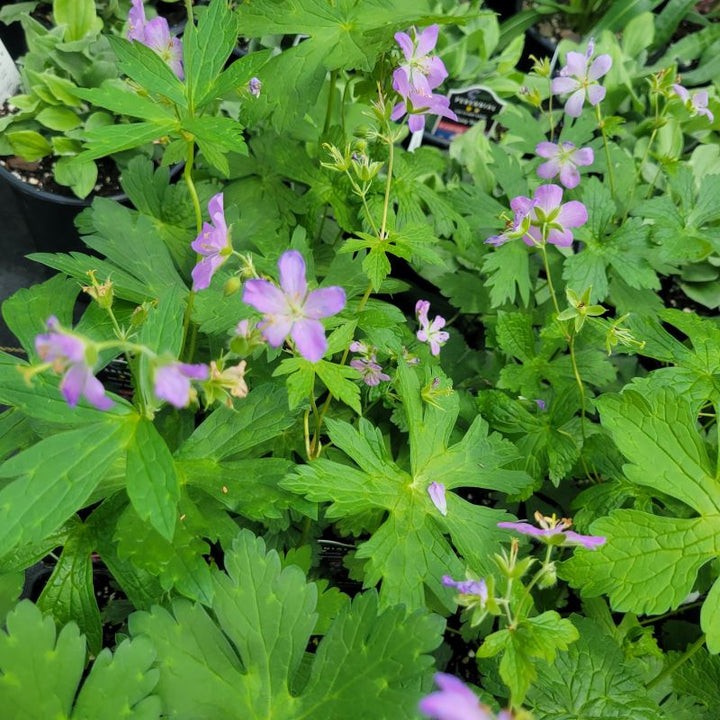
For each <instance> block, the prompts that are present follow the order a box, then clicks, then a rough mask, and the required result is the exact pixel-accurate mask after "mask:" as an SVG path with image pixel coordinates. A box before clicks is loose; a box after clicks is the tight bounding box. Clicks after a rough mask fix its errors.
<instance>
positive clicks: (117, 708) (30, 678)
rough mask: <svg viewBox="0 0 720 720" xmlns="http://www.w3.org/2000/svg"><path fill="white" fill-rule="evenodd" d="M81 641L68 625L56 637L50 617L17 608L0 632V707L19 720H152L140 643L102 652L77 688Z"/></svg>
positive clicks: (154, 705) (156, 713)
mask: <svg viewBox="0 0 720 720" xmlns="http://www.w3.org/2000/svg"><path fill="white" fill-rule="evenodd" d="M85 655H86V651H85V639H84V638H83V637H82V636H81V635H80V634H79V632H78V628H77V625H75V624H74V623H70V624H69V625H65V627H63V628H62V630H61V631H60V633H59V634H57V636H56V632H55V625H54V623H53V621H52V618H50V617H43V616H42V615H41V613H40V610H38V608H37V607H35V606H34V605H33V604H32V603H30V602H29V601H27V600H24V601H23V602H21V603H20V604H19V605H18V606H17V607H16V608H15V610H13V612H11V613H10V614H9V615H8V617H7V629H6V630H0V707H2V708H3V713H5V714H6V715H7V717H8V718H22V719H23V720H48V719H49V718H68V720H97V719H98V718H100V717H106V718H111V717H112V718H120V717H122V718H127V720H157V719H158V718H160V712H161V709H162V708H161V706H160V700H159V698H158V697H157V696H156V695H151V694H150V693H152V691H153V689H154V687H155V685H156V683H157V679H158V672H157V670H154V669H151V668H150V666H151V664H152V662H153V660H154V658H155V651H154V649H153V647H152V645H151V644H150V643H149V642H148V641H147V640H145V639H143V638H139V639H136V640H132V641H130V640H125V641H124V642H123V643H122V644H121V645H120V646H119V647H118V649H117V650H116V651H115V654H114V655H113V654H112V653H111V652H110V651H109V650H103V651H102V652H101V653H100V655H99V656H98V657H97V658H96V659H95V661H94V662H93V664H92V668H91V669H90V673H89V675H88V676H87V678H86V679H85V682H84V683H83V685H82V686H81V687H80V690H79V694H78V685H79V684H80V682H81V678H82V676H83V670H84V668H85Z"/></svg>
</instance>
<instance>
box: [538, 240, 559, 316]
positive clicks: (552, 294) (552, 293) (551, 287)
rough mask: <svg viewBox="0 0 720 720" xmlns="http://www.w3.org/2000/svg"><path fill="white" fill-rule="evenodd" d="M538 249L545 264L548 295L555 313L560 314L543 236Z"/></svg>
mask: <svg viewBox="0 0 720 720" xmlns="http://www.w3.org/2000/svg"><path fill="white" fill-rule="evenodd" d="M540 250H541V251H542V256H543V264H544V265H545V275H546V277H547V284H548V290H549V291H550V297H551V298H552V301H553V305H554V306H555V313H556V314H557V315H559V314H560V306H559V305H558V301H557V295H556V294H555V286H554V285H553V281H552V275H551V274H550V264H549V263H548V256H547V243H546V242H545V239H544V238H543V243H542V245H540Z"/></svg>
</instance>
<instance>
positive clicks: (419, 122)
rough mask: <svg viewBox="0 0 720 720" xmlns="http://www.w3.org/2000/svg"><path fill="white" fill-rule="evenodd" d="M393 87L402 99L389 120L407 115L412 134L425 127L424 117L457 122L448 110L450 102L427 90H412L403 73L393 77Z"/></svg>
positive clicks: (452, 113) (453, 114) (454, 115)
mask: <svg viewBox="0 0 720 720" xmlns="http://www.w3.org/2000/svg"><path fill="white" fill-rule="evenodd" d="M393 87H394V88H395V90H396V92H397V93H398V95H400V96H401V97H402V101H401V102H399V103H398V104H397V105H395V107H394V108H393V111H392V114H391V115H390V118H391V119H392V120H399V119H400V118H401V117H403V115H405V113H408V114H409V116H410V117H409V118H408V126H409V128H410V130H411V131H412V132H418V131H419V130H422V129H423V128H424V127H425V115H442V117H446V118H450V120H457V115H456V114H455V113H454V112H453V111H452V110H451V109H450V101H449V100H448V99H447V98H446V97H445V96H444V95H434V94H433V93H431V92H430V91H429V90H425V89H418V88H413V87H412V85H410V81H409V80H408V78H407V75H406V74H405V73H404V72H403V73H398V74H394V75H393Z"/></svg>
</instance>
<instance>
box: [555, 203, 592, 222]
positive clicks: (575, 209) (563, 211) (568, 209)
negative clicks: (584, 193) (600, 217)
mask: <svg viewBox="0 0 720 720" xmlns="http://www.w3.org/2000/svg"><path fill="white" fill-rule="evenodd" d="M556 220H557V222H558V223H559V224H560V225H562V226H563V227H570V228H574V227H580V226H581V225H584V224H585V223H586V222H587V221H588V213H587V208H586V207H585V206H584V205H583V204H582V203H581V202H579V201H578V200H571V201H570V202H566V203H565V204H564V205H563V206H562V207H561V208H560V212H559V213H558V216H557V218H556Z"/></svg>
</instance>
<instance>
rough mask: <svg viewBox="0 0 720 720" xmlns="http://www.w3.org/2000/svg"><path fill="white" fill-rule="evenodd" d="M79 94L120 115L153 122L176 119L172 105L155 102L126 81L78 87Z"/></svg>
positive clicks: (96, 104) (94, 103)
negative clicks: (131, 87) (92, 86)
mask: <svg viewBox="0 0 720 720" xmlns="http://www.w3.org/2000/svg"><path fill="white" fill-rule="evenodd" d="M76 92H77V95H78V96H79V97H81V98H82V99H83V100H87V101H88V102H90V103H92V105H94V106H95V107H101V108H106V109H107V110H112V112H114V113H116V114H118V115H129V116H130V117H135V118H140V119H141V120H147V121H151V122H167V121H168V120H176V117H175V113H174V112H173V110H172V107H171V106H170V105H163V104H161V103H157V102H154V101H153V100H151V99H150V98H148V97H143V96H142V95H139V94H138V93H136V92H133V91H132V90H131V89H130V88H129V87H128V86H127V84H126V83H123V82H121V81H119V80H106V81H105V82H104V83H102V84H101V85H100V87H95V88H78V89H77V91H76Z"/></svg>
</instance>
